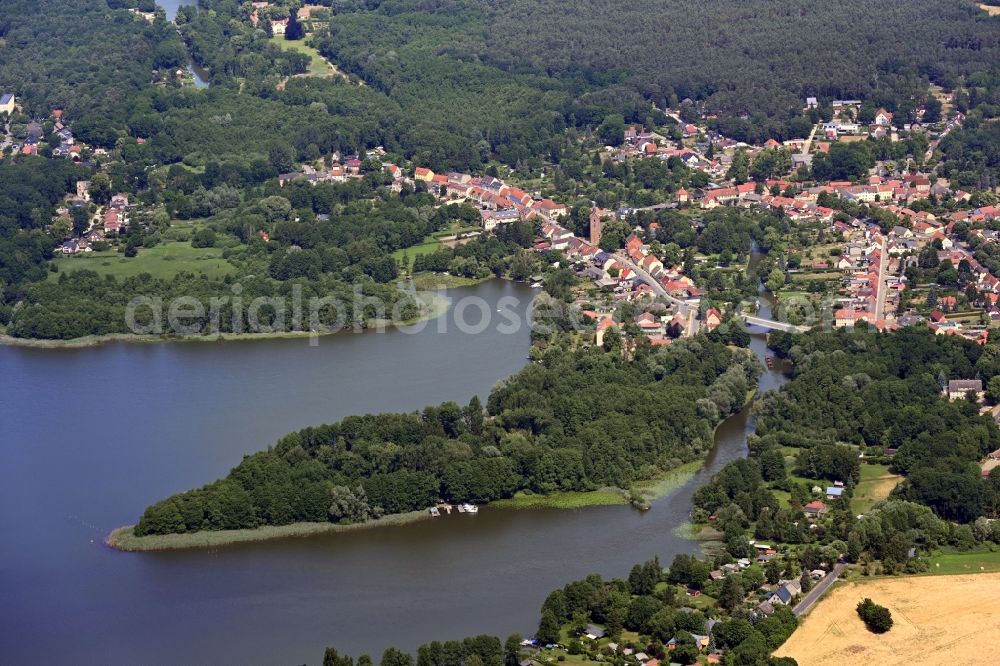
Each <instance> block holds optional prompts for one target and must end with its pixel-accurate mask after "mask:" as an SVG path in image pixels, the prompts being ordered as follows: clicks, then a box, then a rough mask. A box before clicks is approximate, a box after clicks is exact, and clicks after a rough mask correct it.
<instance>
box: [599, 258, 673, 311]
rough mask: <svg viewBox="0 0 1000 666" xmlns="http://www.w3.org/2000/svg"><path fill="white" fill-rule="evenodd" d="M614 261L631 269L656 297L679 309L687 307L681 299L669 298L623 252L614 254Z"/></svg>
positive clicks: (659, 286)
mask: <svg viewBox="0 0 1000 666" xmlns="http://www.w3.org/2000/svg"><path fill="white" fill-rule="evenodd" d="M615 259H617V260H618V261H620V262H621V263H623V264H625V265H626V266H628V267H629V268H631V269H632V270H633V271H635V273H636V275H638V276H639V277H641V278H642V281H643V282H645V283H646V284H648V285H649V286H650V287H652V289H653V292H654V293H655V294H656V295H657V296H661V297H663V298H665V299H667V300H668V301H670V302H671V303H673V304H674V305H677V306H679V307H686V306H687V303H685V302H684V301H682V300H681V299H679V298H676V297H674V296H671V295H670V294H669V293H667V290H666V289H664V288H663V285H662V284H660V283H659V282H658V281H657V279H656V278H654V277H653V276H652V275H650V274H649V273H647V272H646V271H645V270H644V269H643V268H641V267H640V266H639V265H638V264H636V263H635V262H634V261H632V260H631V259H629V257H628V255H626V254H625V253H623V252H619V253H616V254H615Z"/></svg>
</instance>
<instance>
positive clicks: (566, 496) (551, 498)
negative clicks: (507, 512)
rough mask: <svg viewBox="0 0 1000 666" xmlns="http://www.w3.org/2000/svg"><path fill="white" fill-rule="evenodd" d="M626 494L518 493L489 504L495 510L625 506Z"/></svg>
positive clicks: (618, 491) (606, 491) (609, 490)
mask: <svg viewBox="0 0 1000 666" xmlns="http://www.w3.org/2000/svg"><path fill="white" fill-rule="evenodd" d="M627 503H628V494H627V493H625V492H623V491H622V490H621V489H620V488H601V489H598V490H590V491H573V490H570V491H566V492H556V493H549V494H547V495H540V494H538V493H529V492H525V491H523V490H522V491H520V492H517V493H515V494H514V496H513V497H509V498H507V499H499V500H496V501H494V502H491V503H490V507H492V508H497V509H537V508H548V509H582V508H584V507H588V506H607V505H611V504H627Z"/></svg>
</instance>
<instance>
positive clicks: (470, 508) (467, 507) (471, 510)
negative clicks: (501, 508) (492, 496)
mask: <svg viewBox="0 0 1000 666" xmlns="http://www.w3.org/2000/svg"><path fill="white" fill-rule="evenodd" d="M464 507H465V512H466V513H479V507H478V506H476V505H475V504H465V505H464Z"/></svg>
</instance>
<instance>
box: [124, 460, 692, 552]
mask: <svg viewBox="0 0 1000 666" xmlns="http://www.w3.org/2000/svg"><path fill="white" fill-rule="evenodd" d="M702 464H703V461H702V460H692V461H690V462H687V463H684V464H683V465H681V466H680V467H677V468H675V469H673V470H670V471H668V472H664V473H663V474H662V475H660V476H657V477H656V478H653V479H646V480H643V481H638V482H637V483H636V489H637V490H638V491H639V492H640V493H641V494H642V496H643V497H645V498H648V499H659V498H660V497H663V496H665V495H667V494H669V493H670V492H672V491H673V490H676V489H677V488H679V487H681V486H682V485H684V484H685V483H687V482H688V481H690V480H691V478H692V477H694V475H695V474H696V473H697V472H698V471H699V470H700V469H701V467H702ZM629 502H630V498H629V491H627V490H624V489H622V488H611V487H606V488H599V489H597V490H587V491H565V492H556V493H549V494H547V495H541V494H527V493H525V492H524V491H521V492H519V493H517V494H515V495H514V497H510V498H507V499H500V500H494V501H493V502H489V503H488V504H484V505H483V508H495V509H500V510H506V511H510V510H514V511H517V510H525V509H583V508H587V507H592V506H625V505H628V504H629ZM430 518H431V515H430V513H429V512H428V511H427V509H424V510H421V511H410V512H408V513H394V514H390V515H388V516H383V517H382V518H379V519H377V520H371V521H367V522H363V523H353V524H350V525H344V524H337V523H292V524H289V525H262V526H261V527H256V528H252V529H243V530H202V531H200V532H189V533H184V534H154V535H149V536H143V537H137V536H135V535H134V534H132V533H131V530H132V529H133V528H134V527H135V525H125V526H123V527H118V528H116V529H114V530H112V531H111V532H110V533H109V534H108V535H107V536H106V537H105V538H104V544H105V545H106V546H108V547H109V548H113V549H115V550H119V551H122V552H129V553H138V552H156V551H165V550H193V549H199V548H217V547H222V546H230V545H236V544H241V543H258V542H262V541H273V540H276V539H288V538H305V537H312V536H317V535H321V534H335V533H338V532H349V531H354V530H363V529H371V528H375V527H387V526H398V525H407V524H409V523H414V522H417V521H422V520H429V519H430Z"/></svg>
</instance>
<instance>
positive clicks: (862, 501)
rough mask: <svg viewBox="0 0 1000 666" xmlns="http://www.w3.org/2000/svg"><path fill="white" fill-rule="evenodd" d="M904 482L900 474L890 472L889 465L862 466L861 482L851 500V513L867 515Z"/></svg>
mask: <svg viewBox="0 0 1000 666" xmlns="http://www.w3.org/2000/svg"><path fill="white" fill-rule="evenodd" d="M902 480H903V477H901V476H900V475H898V474H893V473H892V472H890V471H889V466H888V465H862V466H861V480H860V481H859V482H858V485H857V486H856V487H855V488H854V497H853V498H851V511H853V512H854V513H856V514H858V513H866V512H867V511H869V510H870V509H871V508H872V506H874V505H875V503H876V502H880V501H882V500H884V499H885V498H886V497H888V496H889V493H891V492H892V489H893V488H895V487H896V486H897V485H898V484H899V482H900V481H902Z"/></svg>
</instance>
